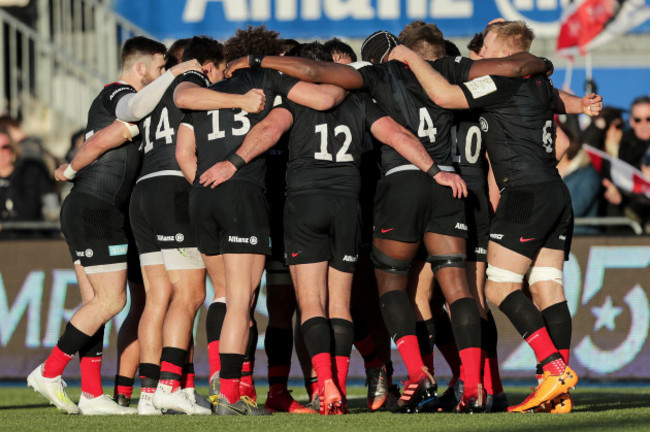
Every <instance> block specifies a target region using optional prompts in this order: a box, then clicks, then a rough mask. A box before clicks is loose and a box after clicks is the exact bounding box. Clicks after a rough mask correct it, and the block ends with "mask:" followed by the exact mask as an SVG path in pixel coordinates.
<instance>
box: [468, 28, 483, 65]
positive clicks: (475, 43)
mask: <svg viewBox="0 0 650 432" xmlns="http://www.w3.org/2000/svg"><path fill="white" fill-rule="evenodd" d="M483 36H484V35H483V33H476V34H475V35H474V37H473V38H472V40H470V41H469V43H468V44H467V49H468V50H469V58H471V59H472V60H477V59H479V58H480V57H479V53H480V52H481V48H483Z"/></svg>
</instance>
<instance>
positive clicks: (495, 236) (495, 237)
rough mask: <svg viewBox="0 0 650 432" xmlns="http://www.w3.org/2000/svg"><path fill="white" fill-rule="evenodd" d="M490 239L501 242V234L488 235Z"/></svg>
mask: <svg viewBox="0 0 650 432" xmlns="http://www.w3.org/2000/svg"><path fill="white" fill-rule="evenodd" d="M490 238H493V239H495V240H501V239H502V238H503V234H490Z"/></svg>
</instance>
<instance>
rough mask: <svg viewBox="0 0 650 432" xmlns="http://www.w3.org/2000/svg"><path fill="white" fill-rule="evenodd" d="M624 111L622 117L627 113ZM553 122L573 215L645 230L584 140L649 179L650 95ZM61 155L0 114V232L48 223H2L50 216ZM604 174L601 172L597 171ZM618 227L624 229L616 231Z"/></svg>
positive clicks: (635, 207) (75, 142)
mask: <svg viewBox="0 0 650 432" xmlns="http://www.w3.org/2000/svg"><path fill="white" fill-rule="evenodd" d="M626 118H627V120H626ZM561 120H562V121H561V123H560V126H561V127H562V129H563V130H564V131H565V132H566V133H567V135H568V136H569V138H570V142H571V144H570V147H569V150H568V151H567V153H566V156H565V157H564V158H563V159H562V160H561V161H560V162H559V163H558V170H559V172H560V175H561V176H562V178H563V179H564V181H565V183H566V184H567V186H568V188H569V190H570V192H571V198H572V200H573V208H574V212H575V216H576V217H604V216H625V217H628V218H630V219H632V220H634V221H636V222H638V223H639V224H640V225H641V226H642V228H643V230H644V232H645V233H646V234H649V233H650V199H648V197H647V196H646V195H644V194H642V193H641V194H636V193H631V192H625V191H623V190H621V189H619V188H618V187H617V186H616V185H615V184H614V183H612V181H611V180H609V179H608V178H607V177H608V174H607V173H598V172H597V171H596V169H595V168H594V166H593V165H592V163H591V160H590V158H589V156H588V155H587V153H586V152H585V150H584V148H583V144H588V145H590V146H592V147H595V148H597V149H600V150H602V151H604V152H606V153H608V154H609V155H611V156H612V157H614V158H618V159H620V160H622V161H624V162H626V163H628V164H630V165H631V166H633V167H635V168H637V169H639V170H641V171H642V172H643V174H644V175H645V178H646V179H648V180H650V96H641V97H638V98H636V99H635V100H634V101H633V102H632V103H631V105H630V107H629V109H628V110H626V109H623V108H616V107H610V106H605V107H604V108H603V110H602V113H601V115H600V116H599V117H596V118H595V119H594V120H593V121H591V122H590V123H588V124H586V125H585V124H583V123H582V120H583V119H582V118H579V116H565V118H563V119H561ZM81 144H83V130H80V131H77V132H75V133H74V134H73V135H72V136H71V139H70V148H69V149H68V151H67V153H66V155H65V157H64V159H65V162H70V160H71V159H72V157H73V156H74V154H75V152H76V150H77V149H78V148H79V146H80V145H81ZM62 162H63V161H62V160H61V159H60V158H58V157H56V156H54V155H52V154H51V153H50V152H49V151H48V149H47V146H45V145H44V144H43V142H42V140H41V139H40V138H38V137H35V136H30V135H27V134H26V133H25V132H24V131H23V129H22V128H21V124H20V122H19V121H18V120H16V119H14V118H12V117H10V116H8V115H3V116H0V236H1V237H5V238H6V237H20V236H25V235H28V236H29V235H32V236H33V235H43V234H45V235H47V234H48V233H51V230H49V231H48V230H45V231H42V230H38V229H27V230H25V229H21V230H20V232H15V233H13V234H12V233H11V232H9V231H11V229H7V228H5V229H3V228H2V225H3V224H4V225H5V227H7V226H8V227H11V224H7V222H38V221H50V222H52V221H57V220H58V218H59V207H60V203H61V202H62V200H63V198H64V197H65V195H66V194H67V192H68V191H69V188H70V187H71V184H69V183H58V184H57V183H56V182H55V181H54V178H53V172H54V169H55V168H56V167H57V166H58V165H59V163H62ZM603 175H604V176H603ZM622 230H623V231H622ZM602 232H607V233H616V232H629V229H622V228H621V227H620V226H619V227H606V226H599V225H596V226H592V225H578V226H576V227H575V233H576V234H598V233H602Z"/></svg>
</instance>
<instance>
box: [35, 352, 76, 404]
mask: <svg viewBox="0 0 650 432" xmlns="http://www.w3.org/2000/svg"><path fill="white" fill-rule="evenodd" d="M27 386H28V387H31V388H33V389H34V391H35V392H39V393H40V394H42V395H43V396H45V398H46V399H47V400H49V401H50V403H51V404H52V405H54V406H55V407H57V408H58V409H60V410H63V411H65V412H67V413H68V414H79V407H78V406H77V405H76V404H75V403H74V402H72V401H71V400H70V398H69V397H68V394H67V393H66V392H65V388H66V387H67V384H66V383H65V381H63V378H61V375H59V376H56V377H54V378H45V377H44V376H43V364H40V365H38V367H36V369H34V370H33V371H32V373H30V374H29V376H28V377H27Z"/></svg>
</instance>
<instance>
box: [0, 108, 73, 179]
mask: <svg viewBox="0 0 650 432" xmlns="http://www.w3.org/2000/svg"><path fill="white" fill-rule="evenodd" d="M0 129H2V130H5V131H6V132H7V133H8V134H9V135H10V136H11V139H12V140H13V142H15V143H16V145H17V146H18V149H19V150H20V155H21V157H22V158H23V159H25V160H27V159H31V160H34V161H37V162H39V163H41V164H43V166H44V169H45V172H46V173H47V175H48V176H49V177H52V175H50V174H49V173H53V172H54V170H55V169H56V167H58V166H59V165H60V163H61V161H60V160H59V158H57V157H56V156H54V155H53V154H52V153H50V152H49V151H48V150H47V149H46V148H45V147H44V146H43V141H42V140H41V139H40V138H38V137H35V136H30V135H27V134H26V133H25V131H24V130H23V129H22V127H21V125H20V122H19V121H18V120H17V119H15V118H13V117H11V116H9V115H2V116H0Z"/></svg>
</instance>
